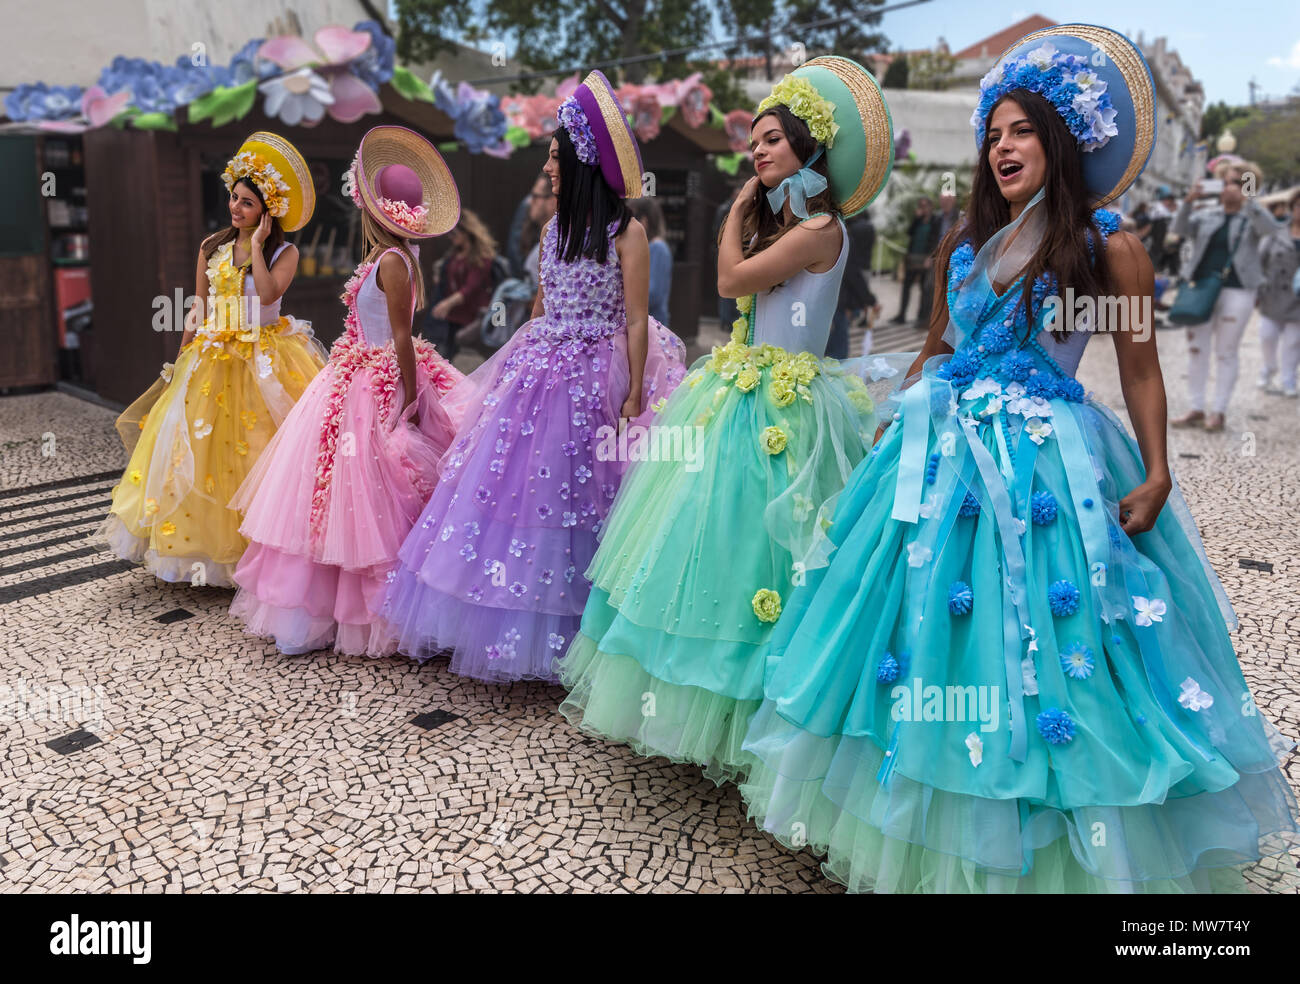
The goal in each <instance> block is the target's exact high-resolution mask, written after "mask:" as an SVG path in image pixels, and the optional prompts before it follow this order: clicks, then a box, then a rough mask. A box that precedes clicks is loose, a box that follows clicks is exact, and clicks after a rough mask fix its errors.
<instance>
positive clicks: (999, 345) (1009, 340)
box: [980, 324, 1016, 355]
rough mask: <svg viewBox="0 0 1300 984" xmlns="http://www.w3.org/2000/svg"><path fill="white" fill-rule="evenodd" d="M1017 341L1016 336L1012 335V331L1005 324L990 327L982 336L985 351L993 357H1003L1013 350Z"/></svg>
mask: <svg viewBox="0 0 1300 984" xmlns="http://www.w3.org/2000/svg"><path fill="white" fill-rule="evenodd" d="M1015 340H1016V339H1015V336H1014V335H1012V334H1011V329H1010V328H1009V327H1007V326H1006V325H1005V324H992V325H989V326H988V327H987V328H985V329H984V331H983V333H982V334H981V335H980V342H981V343H982V344H983V346H984V351H985V352H989V353H992V354H993V355H1001V354H1002V353H1003V352H1005V351H1006V350H1007V349H1009V348H1011V346H1012V345H1013V344H1014V343H1015Z"/></svg>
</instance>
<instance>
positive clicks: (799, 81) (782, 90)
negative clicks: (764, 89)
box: [754, 75, 840, 150]
mask: <svg viewBox="0 0 1300 984" xmlns="http://www.w3.org/2000/svg"><path fill="white" fill-rule="evenodd" d="M778 103H780V104H781V105H783V106H785V107H786V108H787V109H789V110H790V112H792V113H794V115H795V116H797V117H799V119H801V120H803V121H804V122H805V123H807V124H808V131H809V132H810V133H811V134H812V135H813V139H814V140H816V141H817V142H818V143H820V144H825V145H826V148H827V149H828V150H829V149H830V148H831V146H832V145H833V144H834V143H835V134H836V133H838V132H839V129H840V128H839V125H838V124H837V123H836V122H835V104H834V103H832V102H831V101H830V100H829V99H824V98H822V95H821V93H819V92H818V91H817V90H816V88H814V87H813V84H812V83H811V82H809V81H808V80H807V79H805V78H801V77H799V76H796V75H787V76H786V77H785V78H783V79H782V80H781V81H780V82H778V83H777V84H776V85H775V86H774V87H773V88H772V93H771V95H769V96H768V97H767V98H766V99H764V100H763V101H762V102H761V103H759V104H758V112H757V113H755V114H754V115H756V116H757V115H759V114H760V113H762V112H763V111H764V110H766V109H770V108H771V107H773V106H775V105H777V104H778Z"/></svg>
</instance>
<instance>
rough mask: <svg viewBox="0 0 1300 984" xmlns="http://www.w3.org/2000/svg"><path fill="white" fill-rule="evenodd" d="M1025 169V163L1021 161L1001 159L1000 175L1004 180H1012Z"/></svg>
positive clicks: (999, 165)
mask: <svg viewBox="0 0 1300 984" xmlns="http://www.w3.org/2000/svg"><path fill="white" fill-rule="evenodd" d="M1024 169H1025V165H1023V164H1021V163H1020V162H1019V161H999V162H998V177H999V178H1001V179H1002V180H1003V181H1010V180H1011V179H1012V178H1013V177H1015V176H1016V175H1017V174H1019V173H1020V172H1021V171H1023V170H1024Z"/></svg>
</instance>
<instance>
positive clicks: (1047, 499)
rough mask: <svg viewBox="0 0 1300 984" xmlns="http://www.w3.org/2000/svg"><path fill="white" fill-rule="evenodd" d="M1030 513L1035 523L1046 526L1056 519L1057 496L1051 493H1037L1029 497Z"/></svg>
mask: <svg viewBox="0 0 1300 984" xmlns="http://www.w3.org/2000/svg"><path fill="white" fill-rule="evenodd" d="M1029 513H1030V515H1031V516H1032V517H1033V520H1034V522H1035V523H1037V524H1038V525H1039V526H1046V525H1047V524H1048V523H1050V522H1052V520H1054V519H1056V496H1054V495H1052V493H1051V492H1047V491H1043V492H1035V493H1034V494H1033V495H1031V496H1030V497H1029Z"/></svg>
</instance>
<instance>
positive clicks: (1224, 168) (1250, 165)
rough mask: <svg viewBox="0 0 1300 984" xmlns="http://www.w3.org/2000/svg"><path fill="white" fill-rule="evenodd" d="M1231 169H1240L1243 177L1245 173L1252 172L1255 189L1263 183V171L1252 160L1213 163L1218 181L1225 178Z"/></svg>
mask: <svg viewBox="0 0 1300 984" xmlns="http://www.w3.org/2000/svg"><path fill="white" fill-rule="evenodd" d="M1231 171H1240V172H1241V176H1242V177H1243V178H1244V177H1245V176H1246V175H1247V174H1253V175H1254V176H1255V188H1256V189H1259V188H1260V187H1261V186H1262V185H1263V184H1264V172H1263V171H1261V170H1260V169H1259V165H1258V164H1256V163H1254V162H1253V161H1219V163H1218V164H1216V165H1214V176H1215V177H1216V178H1218V179H1219V180H1220V181H1223V180H1226V179H1227V177H1228V174H1229V172H1231Z"/></svg>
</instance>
